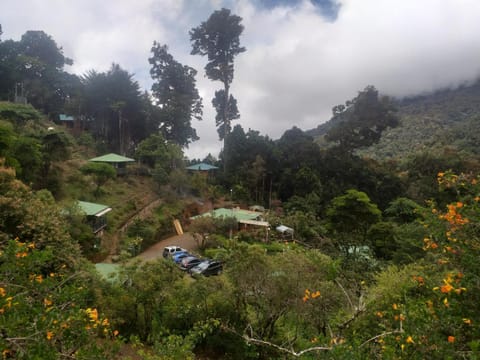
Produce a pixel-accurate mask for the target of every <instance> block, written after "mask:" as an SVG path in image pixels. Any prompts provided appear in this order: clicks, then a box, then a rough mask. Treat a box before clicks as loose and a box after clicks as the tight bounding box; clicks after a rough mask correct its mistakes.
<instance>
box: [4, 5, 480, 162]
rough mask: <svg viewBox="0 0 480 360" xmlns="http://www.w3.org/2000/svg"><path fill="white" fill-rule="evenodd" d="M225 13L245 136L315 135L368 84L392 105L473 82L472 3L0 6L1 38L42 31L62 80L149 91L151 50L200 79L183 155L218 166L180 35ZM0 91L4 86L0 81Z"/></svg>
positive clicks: (196, 60)
mask: <svg viewBox="0 0 480 360" xmlns="http://www.w3.org/2000/svg"><path fill="white" fill-rule="evenodd" d="M222 7H225V8H229V9H231V11H232V13H234V14H236V15H239V16H240V17H242V19H243V20H242V24H243V25H244V27H245V29H244V32H243V34H242V35H241V38H240V41H241V45H242V46H245V47H246V49H247V50H246V52H244V53H242V54H240V55H238V56H237V58H236V59H235V75H234V79H233V83H232V88H231V89H232V93H233V95H234V96H235V97H236V98H237V101H238V107H239V111H240V116H241V117H240V119H239V120H237V121H235V122H234V123H233V125H235V124H240V125H241V126H242V127H243V129H244V130H245V131H248V129H253V130H258V131H260V133H261V134H262V135H268V136H269V137H270V138H273V139H277V138H279V137H280V136H281V135H282V134H283V133H284V132H285V131H286V130H288V129H291V128H292V127H293V126H297V127H299V128H301V129H303V130H308V129H311V128H315V127H316V126H317V125H319V124H321V123H323V122H325V121H327V120H328V119H329V118H330V117H331V109H332V107H333V106H335V105H338V104H342V103H344V102H345V101H346V100H349V99H352V98H354V97H355V96H356V95H357V94H358V91H361V90H363V89H364V88H365V87H366V86H367V85H374V86H375V87H376V88H377V89H378V90H379V91H380V92H381V93H383V94H387V95H390V96H395V97H403V96H409V95H415V94H423V93H428V92H431V91H434V90H437V89H442V88H447V87H455V86H458V85H461V84H464V83H466V82H471V81H474V80H476V78H477V77H478V76H479V74H480V39H479V37H478V34H480V21H478V19H480V1H478V0H422V1H418V0H135V1H133V0H102V1H98V0H16V1H8V0H2V1H0V24H1V25H2V29H3V35H2V39H14V40H19V39H20V37H21V35H22V34H23V33H25V32H26V31H27V30H43V31H45V32H46V33H47V34H49V35H50V36H52V38H53V39H54V40H55V41H56V42H57V44H58V45H59V46H61V47H62V48H63V52H64V55H65V56H67V57H69V58H71V59H73V61H74V64H73V66H70V67H67V69H66V70H67V71H69V72H73V73H76V74H78V75H81V74H84V73H85V72H86V71H88V70H92V69H95V70H97V71H106V70H108V68H109V67H110V65H111V63H113V62H115V63H117V64H120V66H121V67H122V68H124V69H126V70H127V71H129V72H130V73H132V74H134V78H135V80H137V81H138V82H139V84H140V86H141V88H142V90H150V87H151V85H152V79H151V78H150V75H149V71H150V65H149V63H148V58H149V56H150V49H151V47H152V44H153V42H154V41H157V42H159V43H161V44H166V45H168V46H169V49H170V53H171V54H172V55H173V56H174V58H175V59H176V60H177V61H179V62H181V63H183V64H185V65H189V66H191V67H194V68H195V69H197V70H198V75H197V87H198V89H199V92H200V95H201V96H202V98H203V104H204V115H203V120H202V121H201V122H198V121H196V120H194V121H193V122H192V125H193V127H194V128H195V129H197V134H198V135H199V136H200V140H199V141H196V142H194V143H192V144H190V146H189V148H188V149H186V154H187V155H188V156H189V157H190V158H203V157H205V156H206V155H207V154H208V153H211V154H212V155H214V156H218V153H219V151H220V149H221V146H222V143H221V142H220V141H219V140H218V134H217V131H216V128H215V112H214V110H213V108H212V105H211V99H212V98H213V95H214V92H215V90H218V89H220V88H221V87H222V84H221V83H219V82H212V81H210V80H208V79H207V78H206V77H205V75H204V74H205V72H204V66H205V64H206V59H205V58H204V57H201V56H193V55H190V51H191V44H190V38H189V34H188V32H189V30H190V29H192V28H193V27H196V26H198V25H200V23H201V22H203V21H206V20H207V19H208V17H209V16H210V14H211V13H212V12H213V11H215V10H218V9H221V8H222ZM0 80H1V79H0Z"/></svg>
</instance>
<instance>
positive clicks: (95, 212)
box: [77, 201, 112, 216]
mask: <svg viewBox="0 0 480 360" xmlns="http://www.w3.org/2000/svg"><path fill="white" fill-rule="evenodd" d="M77 204H78V207H79V208H80V210H81V211H83V212H84V213H85V214H86V215H87V216H102V215H103V214H106V213H107V212H109V211H111V210H112V209H111V208H109V207H108V206H107V205H102V204H95V203H91V202H87V201H77Z"/></svg>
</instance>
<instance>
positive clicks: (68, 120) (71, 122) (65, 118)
mask: <svg viewBox="0 0 480 360" xmlns="http://www.w3.org/2000/svg"><path fill="white" fill-rule="evenodd" d="M58 121H59V122H60V124H62V125H65V127H66V128H69V129H73V128H74V126H75V118H74V117H73V116H70V115H66V114H60V115H58Z"/></svg>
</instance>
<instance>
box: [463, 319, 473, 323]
mask: <svg viewBox="0 0 480 360" xmlns="http://www.w3.org/2000/svg"><path fill="white" fill-rule="evenodd" d="M463 322H464V323H465V324H467V325H472V320H470V319H467V318H465V319H463Z"/></svg>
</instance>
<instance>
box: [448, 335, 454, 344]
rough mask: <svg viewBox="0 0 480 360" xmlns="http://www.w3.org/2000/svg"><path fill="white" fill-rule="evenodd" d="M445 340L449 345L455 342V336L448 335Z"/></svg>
mask: <svg viewBox="0 0 480 360" xmlns="http://www.w3.org/2000/svg"><path fill="white" fill-rule="evenodd" d="M447 340H448V342H449V343H452V344H453V343H454V342H455V336H452V335H450V336H449V337H448V339H447Z"/></svg>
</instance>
